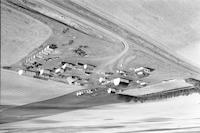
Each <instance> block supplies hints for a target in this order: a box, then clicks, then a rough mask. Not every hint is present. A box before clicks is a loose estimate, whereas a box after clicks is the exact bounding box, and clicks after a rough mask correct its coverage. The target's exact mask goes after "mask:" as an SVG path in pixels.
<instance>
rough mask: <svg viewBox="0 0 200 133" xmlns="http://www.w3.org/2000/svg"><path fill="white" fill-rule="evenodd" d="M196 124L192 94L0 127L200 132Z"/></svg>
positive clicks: (198, 115) (50, 132)
mask: <svg viewBox="0 0 200 133" xmlns="http://www.w3.org/2000/svg"><path fill="white" fill-rule="evenodd" d="M199 125H200V95H199V94H193V95H190V96H180V97H176V98H171V99H167V100H162V101H159V102H149V103H137V104H135V103H120V104H112V105H104V106H98V107H93V108H89V109H82V110H77V111H72V112H67V113H61V114H57V115H53V116H48V117H41V118H37V119H32V120H28V121H21V122H14V123H9V124H2V125H1V128H0V129H8V130H9V129H13V131H14V132H20V133H21V132H25V133H26V132H27V133H40V132H42V133H68V132H69V133H79V132H82V133H89V132H94V133H120V132H121V133H133V132H159V133H160V132H167V133H168V132H170V133H171V132H173V133H174V132H178V133H183V132H185V133H186V132H187V133H188V132H198V131H200V126H199ZM2 131H3V130H2ZM10 131H12V130H10Z"/></svg>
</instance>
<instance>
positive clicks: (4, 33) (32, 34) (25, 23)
mask: <svg viewBox="0 0 200 133" xmlns="http://www.w3.org/2000/svg"><path fill="white" fill-rule="evenodd" d="M1 27H2V28H1V65H2V66H4V65H5V66H6V65H12V64H15V63H16V62H18V61H19V60H21V59H22V58H23V57H24V56H26V55H27V54H28V53H30V52H31V51H32V50H33V49H34V48H36V47H39V46H40V45H41V44H42V43H43V42H44V41H46V40H47V39H48V38H49V36H50V35H51V29H50V28H49V27H48V26H46V25H44V24H43V23H41V22H40V21H38V20H36V19H33V18H32V17H30V16H28V15H25V14H23V13H21V12H19V11H17V10H15V9H13V8H9V7H7V6H5V5H3V6H2V8H1ZM35 38H37V39H35Z"/></svg>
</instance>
